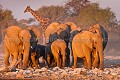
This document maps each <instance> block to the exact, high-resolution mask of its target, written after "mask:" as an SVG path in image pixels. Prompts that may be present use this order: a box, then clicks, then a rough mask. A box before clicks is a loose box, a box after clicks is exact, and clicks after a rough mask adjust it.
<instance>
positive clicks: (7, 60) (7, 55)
mask: <svg viewBox="0 0 120 80" xmlns="http://www.w3.org/2000/svg"><path fill="white" fill-rule="evenodd" d="M4 46H5V45H4ZM9 57H10V53H9V51H8V49H7V47H6V46H5V60H4V63H5V67H6V68H7V67H8V66H9V65H10V63H9Z"/></svg>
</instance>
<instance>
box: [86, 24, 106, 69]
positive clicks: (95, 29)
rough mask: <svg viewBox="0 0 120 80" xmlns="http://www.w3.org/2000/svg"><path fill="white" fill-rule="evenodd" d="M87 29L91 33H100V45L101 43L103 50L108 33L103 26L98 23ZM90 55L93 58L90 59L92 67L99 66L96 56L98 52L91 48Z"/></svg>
mask: <svg viewBox="0 0 120 80" xmlns="http://www.w3.org/2000/svg"><path fill="white" fill-rule="evenodd" d="M88 31H90V32H92V33H94V34H95V33H98V32H99V33H100V35H101V36H102V43H103V44H102V45H103V50H104V49H105V47H106V45H107V42H108V33H107V31H106V30H105V29H104V27H103V26H101V25H99V24H95V25H93V26H92V27H90V28H89V29H88ZM92 56H93V59H92V62H93V64H92V66H93V67H99V63H98V62H99V56H98V52H97V50H96V49H95V48H94V49H93V52H92Z"/></svg>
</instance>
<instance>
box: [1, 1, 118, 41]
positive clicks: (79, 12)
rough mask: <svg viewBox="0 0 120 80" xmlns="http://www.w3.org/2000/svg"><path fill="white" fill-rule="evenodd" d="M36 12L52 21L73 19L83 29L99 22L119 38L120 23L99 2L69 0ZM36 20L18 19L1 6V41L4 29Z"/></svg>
mask: <svg viewBox="0 0 120 80" xmlns="http://www.w3.org/2000/svg"><path fill="white" fill-rule="evenodd" d="M36 13H38V14H39V16H43V17H47V18H49V19H50V20H51V22H60V23H64V22H68V21H72V22H74V23H76V24H77V25H78V26H79V27H81V28H83V29H85V28H87V27H90V26H92V25H93V24H96V23H99V24H101V25H103V26H104V27H105V28H106V29H107V31H108V32H109V35H110V36H109V37H110V38H119V35H120V24H119V22H118V21H117V19H116V16H115V14H114V13H113V12H112V11H111V8H105V9H103V8H100V7H99V4H98V3H91V2H90V1H89V0H68V2H67V3H65V5H64V6H42V7H40V8H39V9H38V10H36ZM34 21H35V19H32V18H30V19H28V20H25V19H22V20H20V21H17V20H16V19H15V18H14V16H13V15H12V12H11V11H10V10H3V9H2V6H0V42H1V41H2V36H3V34H4V33H2V31H3V30H5V29H6V28H7V27H9V26H10V25H18V26H21V27H26V25H25V24H23V23H27V24H29V23H31V22H34ZM39 26H40V25H39Z"/></svg>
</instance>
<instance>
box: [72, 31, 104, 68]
mask: <svg viewBox="0 0 120 80" xmlns="http://www.w3.org/2000/svg"><path fill="white" fill-rule="evenodd" d="M94 48H96V50H97V51H98V54H99V58H100V69H103V63H104V58H103V45H102V36H101V35H100V33H99V32H96V33H93V32H90V31H82V32H81V33H78V34H77V35H75V37H74V38H73V41H72V51H73V57H74V66H73V68H76V65H77V57H79V58H83V59H84V58H85V59H86V60H84V61H86V62H87V68H88V69H91V68H92V63H91V53H92V50H93V49H94Z"/></svg>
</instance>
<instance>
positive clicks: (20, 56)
mask: <svg viewBox="0 0 120 80" xmlns="http://www.w3.org/2000/svg"><path fill="white" fill-rule="evenodd" d="M18 59H19V60H20V63H19V65H18V67H19V68H20V69H21V68H22V54H19V57H18Z"/></svg>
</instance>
